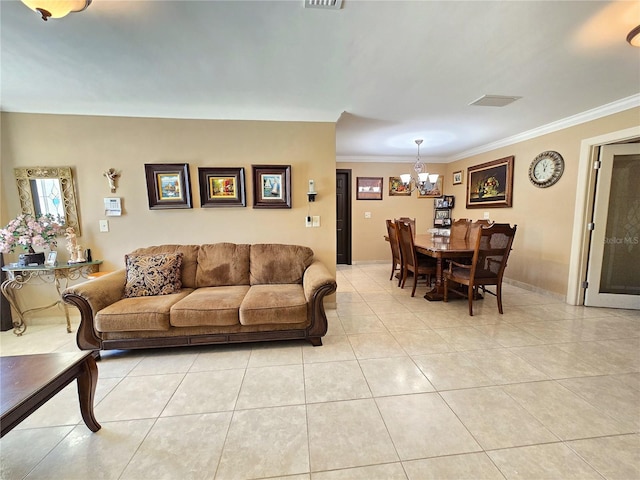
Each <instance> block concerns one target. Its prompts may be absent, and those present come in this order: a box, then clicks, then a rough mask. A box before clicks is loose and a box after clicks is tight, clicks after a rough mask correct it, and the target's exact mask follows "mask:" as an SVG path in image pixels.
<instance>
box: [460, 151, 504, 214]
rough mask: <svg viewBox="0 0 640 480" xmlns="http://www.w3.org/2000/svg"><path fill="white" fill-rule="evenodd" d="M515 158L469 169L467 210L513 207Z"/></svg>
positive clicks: (502, 159)
mask: <svg viewBox="0 0 640 480" xmlns="http://www.w3.org/2000/svg"><path fill="white" fill-rule="evenodd" d="M513 160H514V156H513V155H511V156H510V157H504V158H500V159H498V160H493V161H492V162H487V163H481V164H480V165H475V166H473V167H469V168H468V169H467V208H487V207H496V208H498V207H511V205H512V201H513Z"/></svg>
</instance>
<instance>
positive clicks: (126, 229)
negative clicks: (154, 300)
mask: <svg viewBox="0 0 640 480" xmlns="http://www.w3.org/2000/svg"><path fill="white" fill-rule="evenodd" d="M0 118H1V120H2V123H1V127H2V148H1V152H2V176H1V182H2V194H1V195H0V197H1V201H2V204H1V207H0V215H1V222H0V224H2V226H4V225H6V223H7V222H8V221H9V220H10V219H11V218H13V217H14V216H15V215H17V214H18V213H20V205H19V201H18V196H17V189H16V186H15V180H14V176H13V168H14V167H23V166H71V167H72V169H73V174H74V177H75V186H76V193H77V199H78V204H79V205H78V207H79V210H80V221H81V227H82V237H81V238H80V239H79V242H80V243H81V244H82V245H83V246H84V247H85V248H91V250H92V253H93V257H94V259H102V260H104V264H103V270H113V269H115V268H121V267H122V266H123V265H124V263H123V257H124V255H125V254H126V253H127V252H129V251H131V250H133V249H134V248H137V247H140V246H145V245H154V244H163V243H191V244H200V243H215V242H225V241H228V242H236V243H266V242H277V243H294V244H301V245H307V246H309V247H311V248H312V249H313V250H314V251H315V253H316V256H317V257H318V258H320V259H321V260H322V261H323V262H324V263H325V264H326V265H327V266H328V268H329V270H330V271H332V272H335V258H336V247H335V243H336V242H335V217H336V214H335V208H336V207H335V169H336V162H335V156H336V154H335V124H333V123H302V122H261V121H207V120H173V119H149V118H120V117H93V116H71V115H36V114H16V113H2V114H1V117H0ZM145 163H188V164H189V168H190V177H191V189H192V197H193V206H194V208H193V209H189V210H185V209H180V210H149V207H148V201H147V191H146V184H145V174H144V164H145ZM252 164H256V165H267V164H276V165H291V169H292V208H291V209H253V208H252V205H253V190H252V188H253V179H252V174H251V165H252ZM222 166H226V167H244V169H245V177H246V187H247V207H245V208H240V207H238V208H200V198H199V187H198V167H222ZM108 168H115V169H116V170H118V171H120V172H121V177H120V178H119V179H118V190H117V192H116V193H115V194H112V193H110V191H109V185H108V182H107V180H106V179H105V178H104V177H103V175H102V172H104V171H105V170H107V169H108ZM309 179H314V180H315V184H316V190H317V191H318V196H317V198H316V201H315V202H314V203H311V204H309V203H308V201H307V196H306V192H307V190H308V180H309ZM111 196H118V197H121V198H122V202H123V203H122V205H123V209H124V214H123V215H122V216H121V217H109V218H108V220H109V224H110V232H108V233H100V232H99V220H101V219H105V218H107V217H105V216H104V209H103V198H104V197H111ZM309 206H310V210H309ZM308 212H309V214H310V215H319V216H320V217H321V226H320V227H319V228H306V227H305V222H304V220H305V217H306V216H307V214H308ZM64 247H65V241H64V239H62V241H61V242H60V244H59V246H58V252H59V255H60V258H61V260H65V261H66V258H67V256H66V251H65V249H64ZM8 257H9V258H8V259H7V261H15V260H12V259H11V256H8ZM14 258H15V256H14Z"/></svg>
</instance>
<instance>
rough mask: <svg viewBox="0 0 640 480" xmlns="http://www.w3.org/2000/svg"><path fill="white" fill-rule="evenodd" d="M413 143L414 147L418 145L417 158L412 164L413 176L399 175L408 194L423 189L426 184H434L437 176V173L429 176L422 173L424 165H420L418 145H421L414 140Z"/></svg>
mask: <svg viewBox="0 0 640 480" xmlns="http://www.w3.org/2000/svg"><path fill="white" fill-rule="evenodd" d="M415 142H416V145H418V156H417V157H416V163H414V164H413V171H414V172H415V176H414V175H412V174H410V173H403V174H402V175H400V180H401V181H402V183H403V184H404V187H405V188H406V189H408V190H409V191H410V192H413V191H414V190H415V189H416V188H420V189H424V188H425V187H426V186H427V185H428V184H434V183H436V182H437V181H438V176H439V175H438V174H437V173H431V174H430V173H427V172H425V171H424V170H425V165H424V163H422V160H420V145H422V140H416V141H415ZM412 184H413V185H412Z"/></svg>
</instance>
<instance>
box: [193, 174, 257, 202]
mask: <svg viewBox="0 0 640 480" xmlns="http://www.w3.org/2000/svg"><path fill="white" fill-rule="evenodd" d="M198 183H199V185H200V206H202V207H204V208H209V207H245V206H246V205H247V203H246V195H245V187H244V168H205V167H200V168H198Z"/></svg>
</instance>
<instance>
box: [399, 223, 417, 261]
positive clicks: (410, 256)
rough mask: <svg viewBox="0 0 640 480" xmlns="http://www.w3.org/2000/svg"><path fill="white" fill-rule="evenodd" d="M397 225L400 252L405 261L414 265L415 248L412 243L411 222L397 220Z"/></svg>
mask: <svg viewBox="0 0 640 480" xmlns="http://www.w3.org/2000/svg"><path fill="white" fill-rule="evenodd" d="M396 225H397V227H398V233H399V239H400V253H401V255H402V259H403V260H404V262H405V263H407V264H409V265H411V266H413V267H415V266H416V263H417V261H416V249H415V246H414V243H413V230H412V228H411V223H409V222H399V223H396Z"/></svg>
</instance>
